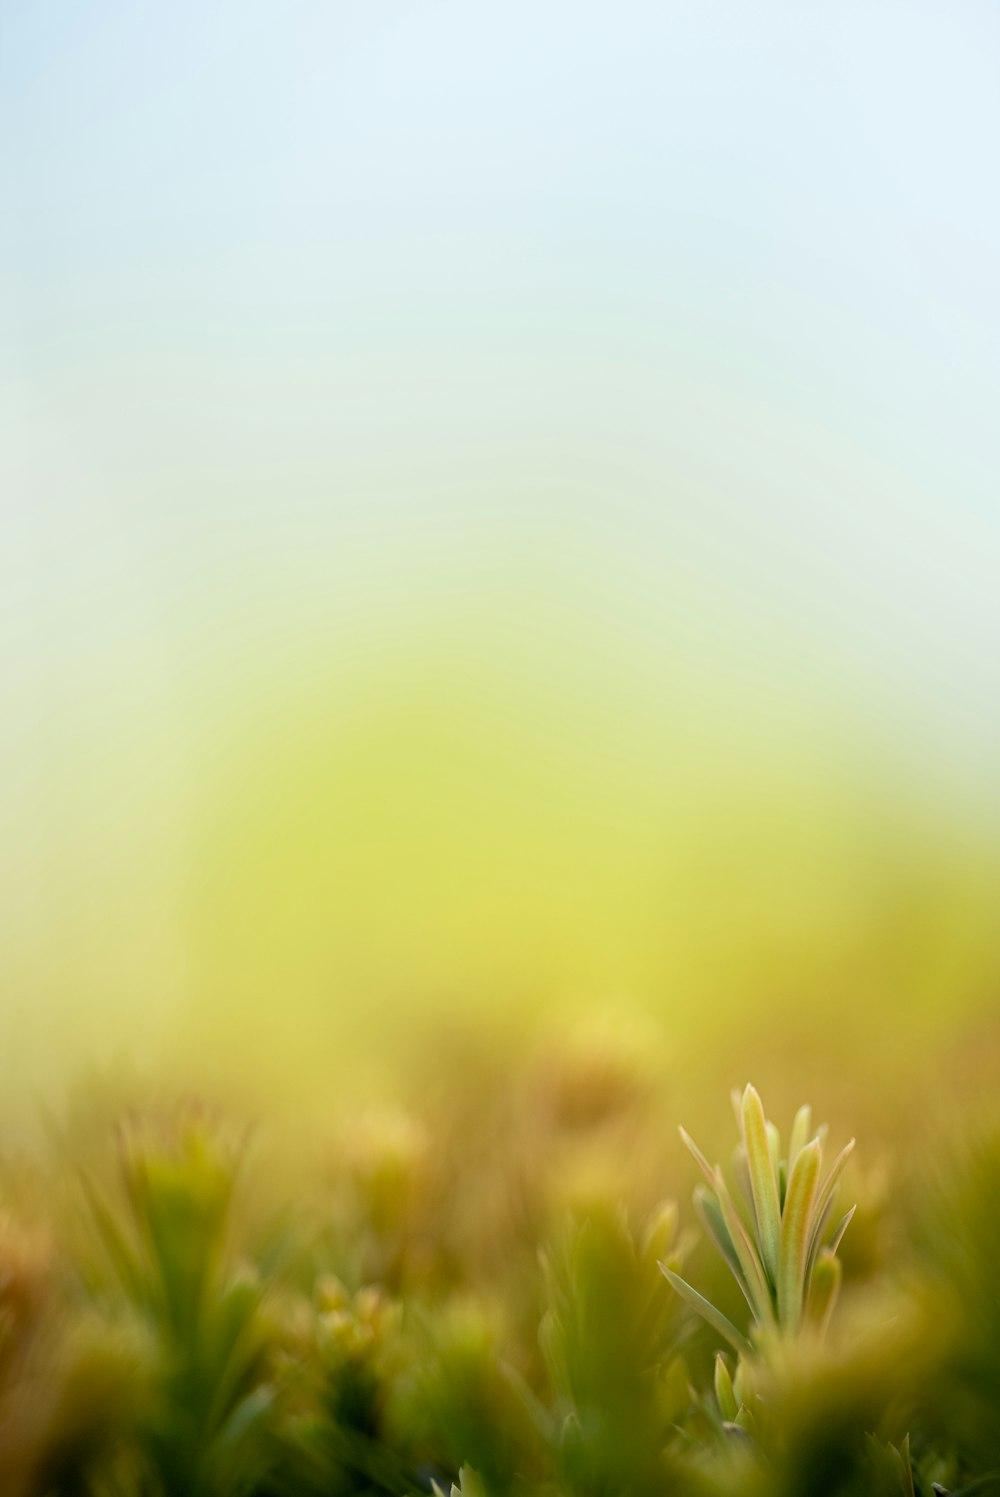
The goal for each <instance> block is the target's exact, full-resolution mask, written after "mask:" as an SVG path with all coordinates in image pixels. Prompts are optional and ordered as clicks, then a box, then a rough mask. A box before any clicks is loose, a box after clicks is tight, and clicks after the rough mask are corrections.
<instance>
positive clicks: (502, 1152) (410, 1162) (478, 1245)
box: [0, 1046, 1000, 1497]
mask: <svg viewBox="0 0 1000 1497" xmlns="http://www.w3.org/2000/svg"><path fill="white" fill-rule="evenodd" d="M410 1090H411V1091H412V1092H413V1100H412V1102H411V1103H410V1104H409V1105H408V1106H406V1107H403V1105H402V1103H399V1102H398V1103H397V1106H396V1107H395V1109H394V1110H393V1111H391V1112H388V1113H386V1114H384V1115H382V1116H381V1117H380V1116H379V1115H377V1114H372V1113H368V1114H366V1115H365V1116H360V1115H358V1114H357V1113H354V1112H352V1110H351V1108H350V1107H349V1105H348V1104H347V1099H345V1100H344V1105H343V1106H342V1107H341V1108H340V1109H339V1122H338V1123H337V1126H336V1127H335V1128H333V1129H332V1131H331V1132H330V1133H328V1134H327V1135H326V1137H325V1138H322V1137H320V1136H319V1135H318V1134H317V1133H316V1132H315V1131H312V1132H311V1133H310V1134H308V1135H301V1134H300V1135H299V1136H298V1137H294V1136H293V1135H292V1133H291V1132H290V1131H286V1132H285V1134H284V1135H283V1134H282V1133H281V1131H280V1130H279V1129H278V1128H277V1126H276V1125H275V1124H270V1125H269V1124H268V1121H267V1119H266V1117H265V1118H260V1119H259V1120H258V1123H257V1126H256V1128H255V1129H252V1130H250V1131H249V1132H248V1131H247V1129H246V1128H245V1127H243V1126H241V1127H239V1128H237V1127H236V1126H235V1125H234V1124H233V1123H232V1122H227V1121H226V1119H225V1118H223V1117H222V1116H220V1115H218V1114H216V1113H212V1112H210V1111H209V1110H208V1109H207V1108H206V1107H205V1106H204V1105H199V1106H193V1105H190V1104H188V1105H181V1104H178V1105H177V1106H167V1107H164V1106H157V1107H152V1106H145V1107H142V1106H135V1105H133V1106H130V1107H123V1108H122V1109H120V1115H119V1116H114V1115H113V1116H111V1117H107V1116H106V1113H107V1106H106V1101H105V1099H104V1098H102V1097H100V1096H99V1095H98V1096H95V1097H94V1098H93V1106H92V1109H91V1115H90V1123H89V1125H88V1126H84V1125H83V1123H82V1121H81V1118H82V1115H81V1113H80V1110H79V1109H77V1112H76V1113H74V1114H73V1118H72V1122H73V1135H72V1137H71V1136H70V1134H69V1133H68V1132H65V1131H60V1130H59V1129H58V1128H57V1129H56V1130H55V1131H54V1133H53V1135H52V1138H51V1139H50V1141H49V1143H48V1145H47V1146H46V1147H45V1148H43V1149H40V1150H35V1151H33V1152H31V1153H22V1154H21V1155H19V1156H15V1155H13V1154H8V1157H7V1158H6V1161H5V1164H4V1167H3V1170H2V1173H0V1181H2V1186H0V1188H2V1191H3V1203H4V1214H3V1218H2V1225H0V1492H2V1493H3V1494H4V1497H71V1494H72V1497H331V1494H332V1497H361V1494H366V1497H376V1494H386V1497H416V1494H419V1493H426V1494H431V1493H432V1492H434V1491H439V1492H445V1493H447V1492H448V1491H449V1490H451V1491H455V1492H458V1493H460V1494H462V1497H505V1494H515V1493H517V1494H524V1497H560V1494H562V1497H614V1494H622V1497H625V1494H628V1497H645V1494H649V1497H653V1494H664V1497H665V1494H670V1493H682V1494H686V1493H690V1494H704V1497H711V1494H718V1497H722V1494H733V1497H758V1494H759V1497H764V1494H768V1497H772V1494H778V1497H783V1494H784V1497H799V1494H801V1497H823V1494H829V1497H853V1494H855V1493H856V1494H859V1497H860V1494H863V1493H864V1494H867V1493H873V1494H885V1497H931V1494H932V1492H933V1491H935V1490H936V1488H935V1486H934V1484H935V1483H937V1484H938V1485H939V1488H941V1489H943V1490H946V1491H951V1492H955V1493H969V1494H970V1497H971V1494H972V1493H973V1492H978V1493H989V1492H991V1491H994V1492H995V1491H1000V1475H998V1471H1000V1310H998V1305H1000V1300H998V1297H997V1288H996V1285H997V1278H996V1242H997V1240H998V1227H1000V1131H998V1130H996V1129H991V1128H989V1127H987V1126H974V1125H973V1123H972V1121H971V1120H969V1121H968V1122H967V1124H966V1126H965V1127H964V1129H962V1130H958V1133H957V1135H955V1133H954V1131H953V1136H951V1137H950V1138H949V1139H948V1140H947V1141H946V1139H945V1137H944V1133H943V1129H942V1128H940V1127H939V1128H937V1129H936V1128H935V1125H934V1122H933V1119H931V1118H930V1117H928V1123H927V1127H926V1129H925V1130H924V1132H923V1134H922V1135H920V1136H919V1137H917V1136H915V1137H914V1138H913V1141H912V1142H913V1147H912V1148H908V1149H906V1150H905V1151H903V1152H900V1150H899V1148H898V1145H897V1144H896V1142H895V1129H894V1126H893V1124H892V1120H891V1118H890V1117H889V1116H888V1114H889V1112H890V1111H891V1108H890V1107H889V1106H888V1105H887V1107H886V1113H887V1116H886V1126H885V1128H884V1129H883V1130H881V1131H880V1130H879V1128H878V1126H877V1125H876V1126H873V1124H872V1117H873V1113H872V1111H871V1109H870V1108H868V1109H866V1112H865V1122H866V1124H867V1134H866V1133H865V1131H863V1130H859V1138H858V1145H857V1149H856V1150H855V1151H854V1152H853V1153H852V1146H851V1143H848V1142H847V1141H846V1139H842V1138H837V1139H836V1143H835V1146H834V1148H833V1149H831V1150H829V1151H828V1149H827V1141H826V1140H827V1134H826V1131H825V1129H823V1128H814V1126H813V1122H812V1116H811V1113H810V1111H809V1109H808V1108H807V1107H803V1108H800V1109H799V1111H798V1112H797V1113H795V1114H794V1117H793V1118H791V1119H790V1126H789V1128H788V1131H787V1135H786V1137H787V1144H783V1143H782V1137H781V1132H780V1131H779V1129H778V1128H777V1127H776V1126H775V1125H774V1124H773V1123H772V1122H770V1121H769V1119H768V1118H767V1117H766V1115H765V1112H764V1109H763V1105H762V1103H761V1100H760V1097H759V1096H758V1094H757V1093H756V1091H755V1090H754V1089H753V1088H752V1087H747V1088H746V1089H745V1091H743V1092H742V1093H738V1094H737V1095H736V1096H735V1098H734V1101H735V1111H736V1144H735V1149H734V1150H732V1151H731V1152H732V1158H731V1161H730V1166H729V1168H728V1169H727V1170H726V1171H723V1170H722V1169H721V1168H720V1167H719V1166H717V1165H715V1164H714V1163H711V1162H710V1159H711V1155H710V1154H705V1153H703V1152H702V1151H701V1150H700V1149H699V1148H698V1147H697V1146H696V1145H695V1144H694V1143H693V1141H692V1140H691V1139H690V1137H689V1136H688V1135H687V1134H685V1135H684V1140H685V1143H686V1144H687V1146H688V1149H689V1150H690V1153H691V1154H692V1155H693V1156H694V1160H695V1166H692V1165H691V1161H690V1160H689V1159H688V1157H687V1155H686V1154H684V1152H683V1151H682V1150H680V1149H678V1148H676V1147H675V1144H674V1140H675V1138H676V1133H675V1131H674V1128H673V1127H671V1126H670V1124H671V1121H672V1123H673V1124H674V1125H676V1124H678V1123H680V1122H681V1119H679V1118H676V1117H675V1118H673V1119H671V1117H670V1114H671V1112H672V1106H671V1103H670V1091H669V1088H668V1085H667V1078H665V1077H664V1076H660V1075H658V1074H656V1072H655V1068H654V1067H651V1066H650V1065H649V1064H648V1063H647V1058H644V1057H641V1056H638V1055H635V1056H632V1057H619V1058H618V1059H617V1060H616V1058H615V1057H614V1056H613V1055H611V1054H609V1053H606V1052H602V1053H601V1054H600V1055H591V1056H590V1057H589V1058H588V1057H586V1056H581V1054H579V1053H574V1051H573V1049H572V1047H571V1046H568V1047H567V1048H566V1050H565V1052H564V1053H561V1054H554V1055H549V1056H547V1057H545V1058H543V1060H541V1061H535V1062H529V1061H528V1060H527V1059H524V1060H523V1061H522V1062H520V1063H518V1064H517V1065H516V1066H513V1065H512V1062H511V1059H510V1056H509V1055H508V1056H506V1057H505V1059H504V1060H503V1061H502V1062H497V1063H496V1064H495V1065H493V1066H490V1065H489V1064H488V1063H486V1062H483V1063H482V1064H481V1065H480V1067H479V1068H478V1069H476V1068H474V1067H470V1068H469V1070H468V1072H467V1073H466V1074H464V1075H463V1074H461V1073H458V1072H456V1074H455V1075H454V1076H453V1077H451V1078H450V1080H449V1083H448V1085H447V1086H445V1087H440V1086H438V1087H435V1086H428V1087H425V1088H423V1089H419V1088H418V1089H413V1088H412V1087H411V1088H410ZM405 1092H406V1088H405V1087H403V1086H402V1085H401V1086H400V1096H403V1095H404V1094H405ZM719 1098H721V1105H719V1106H718V1107H717V1108H716V1111H717V1113H718V1118H717V1127H718V1132H716V1133H715V1134H712V1135H711V1137H712V1142H713V1144H715V1143H718V1144H720V1145H721V1141H722V1136H723V1130H722V1127H721V1121H722V1118H723V1117H724V1115H725V1112H726V1108H725V1102H724V1089H722V1088H720V1091H719ZM705 1104H706V1105H705V1108H704V1113H703V1115H704V1116H705V1117H707V1116H708V1115H709V1113H710V1112H711V1107H710V1099H705ZM335 1111H336V1109H333V1108H331V1115H332V1114H333V1113H334V1112H335ZM84 1112H86V1108H84ZM84 1121H85V1120H84ZM708 1126H709V1132H710V1133H711V1126H710V1125H708ZM956 1136H957V1138H958V1141H957V1142H956V1141H955V1138H956ZM838 1146H839V1147H838ZM727 1147H728V1146H727ZM828 1154H829V1155H832V1162H831V1161H830V1160H829V1159H828V1157H827V1156H828ZM692 1187H693V1190H692ZM840 1195H844V1197H845V1200H844V1201H841V1202H838V1197H839V1196H840ZM689 1202H690V1205H689ZM855 1202H856V1215H854V1210H855V1204H854V1203H855ZM848 1204H849V1206H850V1209H847V1205H848ZM852 1216H853V1220H852ZM848 1225H850V1230H847V1228H848Z"/></svg>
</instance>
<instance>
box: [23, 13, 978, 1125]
mask: <svg viewBox="0 0 1000 1497" xmlns="http://www.w3.org/2000/svg"><path fill="white" fill-rule="evenodd" d="M998 62H1000V20H998V16H997V13H996V11H995V10H994V9H993V8H992V7H991V6H987V5H986V4H982V5H979V4H974V3H970V4H968V5H964V6H961V7H942V6H939V5H930V4H928V5H917V4H912V3H908V4H906V5H903V4H901V3H900V4H889V3H878V0H876V3H872V0H865V3H863V4H862V3H860V0H859V3H848V4H841V5H837V6H826V7H805V8H803V7H801V6H796V5H792V4H790V3H788V4H768V3H765V0H759V3H756V4H754V5H752V6H748V5H741V4H735V3H734V4H731V5H727V4H722V3H710V4H706V5H700V6H695V7H690V6H681V5H653V4H640V3H629V0H626V3H619V4H616V5H614V6H609V5H598V4H595V5H587V4H573V5H570V4H568V3H562V0H552V3H550V4H539V3H537V0H536V3H534V4H526V3H525V4H522V3H519V0H513V3H509V4H506V5H504V6H502V7H497V6H470V5H468V4H460V3H457V0H451V3H445V0H439V3H433V4H432V3H425V0H386V3H383V4H379V5H372V4H370V3H369V4H365V3H360V0H359V3H347V0H342V3H338V0H323V3H302V0H284V3H282V4H281V5H277V4H275V3H273V0H272V3H259V0H241V3H240V4H238V5H237V4H230V3H228V0H220V3H218V4H214V5H212V6H203V5H200V4H196V3H193V0H179V3H176V4H174V5H171V6H169V7H163V6H149V5H139V6H137V5H134V4H125V3H124V0H90V3H86V4H72V5H71V4H68V3H65V0H41V3H39V0H35V3H31V4H29V3H27V0H5V3H4V4H3V6H2V9H0V201H2V203H3V218H2V223H3V230H2V235H0V317H2V323H0V421H2V428H3V440H2V444H0V495H2V499H0V503H2V507H3V515H2V544H0V569H2V571H0V599H2V622H0V983H2V990H0V1055H2V1067H3V1078H4V1079H3V1089H4V1097H5V1103H6V1104H7V1105H11V1104H17V1103H18V1102H19V1101H21V1100H24V1101H30V1099H31V1098H33V1097H36V1096H37V1095H38V1094H39V1093H42V1094H44V1093H46V1092H47V1091H49V1090H50V1089H53V1088H56V1087H58V1086H60V1085H61V1084H62V1082H63V1081H64V1080H65V1079H66V1078H67V1077H70V1076H73V1075H74V1074H75V1073H77V1072H78V1071H79V1070H80V1069H81V1068H83V1067H86V1066H87V1065H88V1064H91V1063H93V1064H98V1065H105V1064H107V1063H108V1062H109V1061H110V1060H111V1059H113V1058H114V1057H116V1056H119V1055H122V1056H125V1057H131V1058H132V1060H133V1062H134V1063H136V1064H138V1065H140V1066H151V1065H155V1066H165V1067H166V1068H167V1069H168V1070H172V1071H173V1072H175V1073H179V1074H181V1075H184V1076H185V1077H189V1076H193V1077H195V1078H196V1079H199V1078H206V1079H211V1078H214V1079H218V1078H221V1077H223V1076H228V1077H230V1078H231V1077H234V1076H235V1077H238V1078H240V1079H241V1080H242V1081H247V1080H249V1081H250V1083H251V1084H252V1085H254V1086H256V1085H264V1086H267V1087H269V1088H270V1089H271V1090H272V1092H273V1093H274V1094H275V1095H285V1096H288V1097H290V1098H293V1099H296V1098H301V1096H302V1095H303V1094H304V1093H305V1092H306V1091H308V1090H309V1088H311V1087H315V1088H316V1089H317V1091H318V1092H320V1093H321V1094H322V1092H323V1091H324V1089H325V1088H327V1087H328V1086H329V1084H330V1081H331V1077H337V1078H340V1077H342V1076H343V1074H344V1067H345V1064H346V1063H348V1062H349V1063H350V1064H351V1066H352V1068H356V1067H357V1066H359V1065H362V1071H363V1063H364V1062H366V1061H367V1060H369V1059H371V1058H373V1057H378V1056H379V1055H381V1054H383V1053H385V1052H387V1051H389V1050H391V1049H392V1048H393V1047H394V1046H398V1045H400V1044H401V1043H402V1044H406V1043H408V1037H410V1036H412V1035H413V1034H414V1033H417V1032H419V1031H420V1030H421V1028H422V1027H423V1026H425V1025H427V1024H428V1023H431V1022H433V1023H437V1024H445V1025H449V1026H463V1027H466V1028H470V1029H472V1028H475V1027H477V1026H480V1027H482V1026H483V1025H486V1026H487V1027H489V1025H495V1026H496V1027H497V1029H498V1030H502V1029H505V1028H506V1029H510V1030H513V1031H514V1032H515V1033H516V1032H517V1031H518V1030H519V1028H520V1027H521V1026H522V1025H524V1024H525V1023H526V1022H527V1019H528V1017H529V1016H532V1017H534V1016H536V1015H539V1014H541V1015H543V1016H547V1018H548V1022H550V1023H551V1024H552V1025H555V1026H558V1024H559V1023H560V1022H561V1016H563V1015H566V1014H569V1013H573V1012H576V1011H577V1010H587V1011H589V1010H590V1009H591V1008H594V1007H596V1008H597V1009H599V1010H601V1011H603V1012H608V1011H611V1012H613V1013H619V1014H620V1013H623V1012H629V1013H632V1012H635V1013H638V1014H640V1015H643V1016H645V1022H647V1023H648V1024H649V1025H651V1026H652V1028H653V1029H654V1030H655V1031H656V1033H657V1034H658V1035H659V1036H660V1037H661V1038H662V1040H663V1042H664V1044H665V1045H666V1046H667V1048H668V1050H669V1051H670V1052H671V1053H672V1054H673V1055H674V1056H675V1058H676V1059H677V1060H678V1062H679V1063H680V1062H683V1063H684V1064H689V1063H690V1064H695V1063H696V1062H697V1058H698V1057H699V1056H700V1055H703V1054H704V1052H705V1047H706V1046H707V1044H708V1043H709V1042H710V1041H711V1042H712V1043H713V1044H715V1045H716V1046H725V1045H730V1046H731V1047H732V1054H733V1056H734V1057H736V1056H741V1055H743V1054H745V1053H746V1052H745V1047H746V1046H747V1045H756V1046H757V1051H758V1052H760V1053H763V1052H764V1051H765V1049H769V1050H770V1053H771V1054H772V1055H774V1056H775V1057H778V1056H780V1057H782V1058H783V1061H782V1063H786V1064H787V1062H788V1060H789V1059H794V1061H795V1064H796V1065H797V1067H798V1068H799V1070H800V1073H801V1074H802V1075H803V1078H804V1079H803V1082H802V1091H803V1094H804V1095H806V1094H814V1093H815V1091H816V1089H817V1087H818V1088H819V1092H820V1098H821V1097H822V1087H823V1085H824V1078H825V1082H826V1084H827V1085H833V1084H835V1083H838V1084H842V1085H844V1086H849V1087H856V1088H857V1089H858V1091H859V1092H862V1091H863V1090H864V1088H865V1086H866V1085H867V1083H868V1081H869V1080H870V1079H871V1078H872V1077H874V1076H884V1075H886V1074H891V1075H893V1076H894V1077H895V1079H896V1081H897V1083H898V1084H899V1085H900V1086H901V1087H904V1088H905V1087H906V1086H907V1085H909V1083H910V1081H911V1080H913V1079H915V1078H917V1077H918V1076H920V1075H922V1074H923V1073H924V1071H925V1069H926V1068H927V1067H928V1066H929V1065H930V1064H931V1063H934V1064H940V1063H942V1057H943V1056H945V1055H947V1054H952V1053H955V1054H958V1055H960V1056H961V1057H962V1060H961V1065H962V1066H963V1067H964V1070H963V1071H962V1075H963V1076H966V1075H969V1076H971V1075H973V1074H975V1073H976V1071H977V1067H978V1068H979V1069H980V1070H983V1068H984V1067H986V1066H987V1064H988V1063H990V1060H991V1058H995V1056H996V1053H997V1048H996V1035H997V1030H998V1024H997V1015H998V1010H1000V946H998V941H997V932H998V930H1000V797H998V794H997V785H998V782H997V773H996V766H997V763H998V753H1000V587H998V585H997V577H998V563H1000V509H998V505H997V499H996V493H997V487H996V484H997V471H998V462H997V458H998V446H1000V428H998V425H997V422H996V411H995V406H996V391H997V389H998V388H1000V280H998V276H997V263H998V252H1000V199H998V196H997V194H996V192H995V191H993V190H992V187H991V184H992V182H993V179H994V176H995V154H996V141H997V140H998V138H1000V94H998V91H997V89H996V76H997V66H998ZM834 1014H835V1015H836V1018H835V1019H833V1020H832V1019H831V1015H834ZM726 1053H728V1052H726ZM426 1063H427V1064H429V1065H431V1066H433V1064H434V1061H433V1056H432V1055H431V1056H430V1058H429V1059H428V1060H427V1061H426ZM778 1063H779V1062H778V1060H777V1059H775V1061H774V1064H775V1065H777V1064H778ZM736 1069H737V1071H738V1072H740V1071H742V1069H743V1062H742V1061H739V1062H738V1063H737V1064H736ZM805 1078H811V1082H810V1081H807V1080H806V1079H805ZM733 1079H734V1080H740V1081H742V1080H744V1079H746V1077H745V1076H744V1075H742V1074H737V1075H735V1076H734V1077H733ZM796 1100H800V1099H799V1098H797V1099H796Z"/></svg>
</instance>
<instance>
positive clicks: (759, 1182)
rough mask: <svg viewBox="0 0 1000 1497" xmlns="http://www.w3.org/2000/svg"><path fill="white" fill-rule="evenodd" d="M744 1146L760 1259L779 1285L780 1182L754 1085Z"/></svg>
mask: <svg viewBox="0 0 1000 1497" xmlns="http://www.w3.org/2000/svg"><path fill="white" fill-rule="evenodd" d="M743 1143H744V1145H745V1147H746V1151H747V1163H748V1164H749V1166H750V1187H751V1190H752V1191H753V1204H754V1212H755V1214H756V1217H757V1235H758V1237H759V1239H760V1246H761V1257H762V1259H763V1263H764V1267H765V1268H766V1270H767V1272H768V1275H769V1276H770V1279H771V1282H772V1283H776V1281H777V1274H778V1244H779V1241H780V1236H781V1207H780V1205H779V1202H778V1181H777V1177H776V1175H775V1172H774V1165H773V1163H772V1161H771V1146H770V1143H769V1142H768V1137H767V1119H766V1118H765V1116H764V1108H763V1105H762V1103H761V1100H760V1097H759V1096H758V1095H757V1092H756V1091H755V1090H754V1088H753V1087H752V1086H748V1087H747V1089H746V1091H745V1092H744V1093H743Z"/></svg>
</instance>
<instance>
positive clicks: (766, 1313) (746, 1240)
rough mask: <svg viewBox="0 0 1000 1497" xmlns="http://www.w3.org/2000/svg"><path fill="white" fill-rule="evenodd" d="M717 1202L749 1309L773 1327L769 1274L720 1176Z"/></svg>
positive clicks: (717, 1184)
mask: <svg viewBox="0 0 1000 1497" xmlns="http://www.w3.org/2000/svg"><path fill="white" fill-rule="evenodd" d="M715 1193H716V1199H717V1200H718V1203H719V1210H720V1211H721V1212H722V1220H723V1222H724V1223H725V1227H726V1231H727V1232H728V1233H729V1240H730V1241H731V1242H732V1244H733V1250H734V1252H735V1253H736V1256H737V1257H738V1258H739V1261H740V1268H741V1269H742V1271H743V1278H744V1280H745V1282H746V1286H747V1290H748V1291H749V1293H748V1295H747V1298H748V1299H749V1302H750V1308H751V1310H752V1311H753V1312H754V1315H755V1316H756V1318H757V1320H759V1321H760V1322H761V1323H762V1324H764V1325H769V1324H773V1318H774V1317H773V1313H772V1308H771V1290H770V1286H769V1285H768V1282H767V1275H766V1274H765V1272H764V1268H763V1265H762V1263H761V1261H760V1257H759V1256H758V1253H757V1249H756V1248H755V1247H754V1244H753V1242H752V1241H751V1238H750V1233H749V1232H748V1231H747V1229H746V1227H745V1226H744V1225H743V1221H742V1219H741V1218H740V1214H739V1212H738V1211H737V1210H736V1207H735V1206H734V1205H733V1200H732V1197H731V1196H730V1194H729V1191H728V1190H727V1188H726V1182H725V1180H723V1178H722V1175H721V1174H720V1175H719V1176H718V1178H717V1182H716V1187H715Z"/></svg>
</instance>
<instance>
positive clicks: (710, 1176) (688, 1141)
mask: <svg viewBox="0 0 1000 1497" xmlns="http://www.w3.org/2000/svg"><path fill="white" fill-rule="evenodd" d="M677 1132H678V1133H679V1134H680V1136H681V1138H682V1139H683V1140H684V1147H685V1148H686V1149H687V1151H688V1153H689V1154H690V1155H691V1158H692V1159H693V1160H694V1162H695V1164H696V1165H697V1166H698V1168H699V1169H700V1170H701V1172H702V1174H703V1175H704V1176H705V1178H706V1180H707V1181H708V1183H709V1185H711V1187H712V1189H713V1190H714V1189H715V1170H714V1169H713V1168H712V1166H711V1165H710V1164H709V1162H708V1160H707V1159H706V1158H705V1156H704V1154H703V1153H702V1152H701V1150H700V1149H699V1147H698V1145H697V1144H696V1143H695V1141H694V1139H693V1138H692V1137H691V1135H690V1133H688V1131H687V1129H686V1128H678V1130H677Z"/></svg>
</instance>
